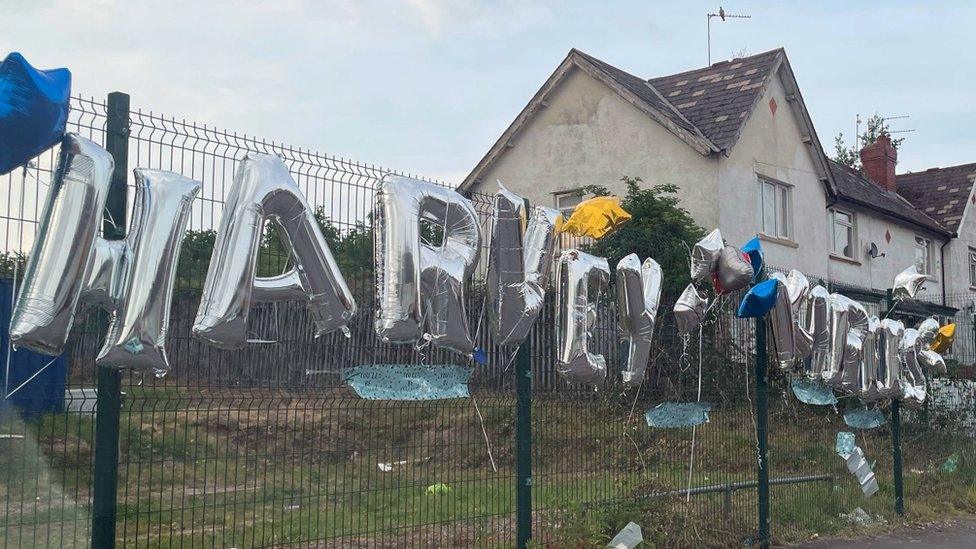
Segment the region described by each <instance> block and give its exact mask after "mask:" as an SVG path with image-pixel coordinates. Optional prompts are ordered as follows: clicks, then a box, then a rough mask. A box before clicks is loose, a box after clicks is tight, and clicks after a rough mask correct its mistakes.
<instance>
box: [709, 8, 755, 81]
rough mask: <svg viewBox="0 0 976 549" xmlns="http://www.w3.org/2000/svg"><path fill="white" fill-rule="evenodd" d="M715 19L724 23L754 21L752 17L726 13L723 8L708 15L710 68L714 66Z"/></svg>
mask: <svg viewBox="0 0 976 549" xmlns="http://www.w3.org/2000/svg"><path fill="white" fill-rule="evenodd" d="M713 17H718V18H719V19H721V20H722V21H726V20H728V19H752V16H751V15H741V14H733V13H725V8H723V7H722V6H719V7H718V13H709V14H707V17H706V19H707V25H706V26H707V28H708V31H707V32H708V66H709V67H710V66H712V18H713Z"/></svg>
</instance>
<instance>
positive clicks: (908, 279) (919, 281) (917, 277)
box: [891, 265, 927, 299]
mask: <svg viewBox="0 0 976 549" xmlns="http://www.w3.org/2000/svg"><path fill="white" fill-rule="evenodd" d="M926 279H927V276H926V275H925V274H924V273H920V272H918V267H917V266H915V265H912V266H911V267H909V268H907V269H905V270H904V271H902V272H900V273H898V274H897V275H895V281H894V283H893V284H892V287H891V293H892V296H894V298H895V299H905V298H914V297H915V295H916V294H917V293H918V291H919V290H921V289H922V285H923V284H925V280H926Z"/></svg>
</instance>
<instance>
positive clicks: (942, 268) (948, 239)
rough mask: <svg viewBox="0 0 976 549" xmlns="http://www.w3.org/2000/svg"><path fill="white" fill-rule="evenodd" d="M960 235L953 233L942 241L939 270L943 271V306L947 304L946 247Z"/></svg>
mask: <svg viewBox="0 0 976 549" xmlns="http://www.w3.org/2000/svg"><path fill="white" fill-rule="evenodd" d="M958 236H959V233H954V234H953V235H952V237H950V238H947V239H946V241H945V242H943V243H942V246H939V264H940V266H941V267H940V269H939V271H941V273H942V306H943V307H945V306H947V305H946V276H945V271H946V264H945V248H946V246H948V245H949V243H950V242H952V239H953V238H956V237H958Z"/></svg>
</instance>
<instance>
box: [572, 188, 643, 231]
mask: <svg viewBox="0 0 976 549" xmlns="http://www.w3.org/2000/svg"><path fill="white" fill-rule="evenodd" d="M628 220H630V214H629V213H627V212H626V211H625V210H624V209H623V208H621V207H620V199H619V198H617V197H616V196H595V197H593V198H590V199H587V200H584V201H582V202H580V203H579V204H578V205H577V206H576V208H575V209H574V210H573V214H572V215H571V216H569V219H568V220H566V223H564V224H563V226H562V231H563V232H567V233H569V234H572V235H576V236H588V237H590V238H593V239H596V240H599V239H601V238H603V237H605V236H607V235H608V234H610V233H612V232H613V231H616V230H617V229H618V228H619V227H620V226H621V225H623V224H624V223H626V222H627V221H628Z"/></svg>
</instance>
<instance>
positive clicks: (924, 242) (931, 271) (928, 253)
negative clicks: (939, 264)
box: [914, 234, 935, 278]
mask: <svg viewBox="0 0 976 549" xmlns="http://www.w3.org/2000/svg"><path fill="white" fill-rule="evenodd" d="M920 241H921V242H920ZM914 248H915V252H916V256H917V255H918V253H917V252H918V250H920V249H921V250H924V251H925V257H924V263H923V265H922V266H921V267H919V266H918V258H917V257H916V259H915V265H916V267H918V270H919V272H920V273H922V274H924V275H925V276H927V277H929V278H932V277H934V276H935V264H934V261H933V254H932V239H931V238H927V237H924V236H922V235H918V234H916V235H915V242H914Z"/></svg>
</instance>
